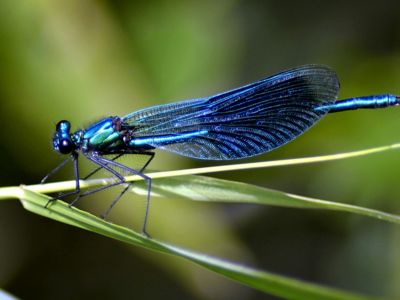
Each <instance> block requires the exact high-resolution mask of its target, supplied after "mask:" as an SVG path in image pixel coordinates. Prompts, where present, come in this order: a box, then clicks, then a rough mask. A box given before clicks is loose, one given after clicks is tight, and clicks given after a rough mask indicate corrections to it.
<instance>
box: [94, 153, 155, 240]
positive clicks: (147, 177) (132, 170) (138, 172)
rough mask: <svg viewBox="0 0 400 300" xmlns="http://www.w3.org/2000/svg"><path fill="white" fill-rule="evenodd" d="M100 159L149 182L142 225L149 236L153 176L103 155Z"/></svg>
mask: <svg viewBox="0 0 400 300" xmlns="http://www.w3.org/2000/svg"><path fill="white" fill-rule="evenodd" d="M153 156H154V154H153ZM98 159H99V161H102V162H103V164H110V165H113V166H115V167H117V168H120V169H122V170H125V171H126V172H129V173H131V174H133V175H137V176H140V177H142V178H143V179H144V180H145V181H146V184H147V202H146V212H145V215H144V221H143V226H142V234H143V235H145V236H148V237H149V234H148V233H147V231H146V225H147V218H148V215H149V208H150V192H151V178H150V177H149V176H147V175H145V174H143V173H142V172H140V171H137V170H134V169H131V168H129V167H127V166H125V165H122V164H120V163H118V162H116V161H111V160H109V159H106V158H103V157H98Z"/></svg>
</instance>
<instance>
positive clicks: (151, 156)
mask: <svg viewBox="0 0 400 300" xmlns="http://www.w3.org/2000/svg"><path fill="white" fill-rule="evenodd" d="M124 154H137V155H146V156H149V159H148V160H147V161H146V163H145V164H144V165H143V167H142V168H141V169H140V171H139V172H143V170H144V169H145V168H146V167H147V166H148V165H149V163H150V162H151V161H152V160H153V158H154V153H153V152H138V153H136V152H135V153H129V152H128V153H122V154H119V155H117V156H115V157H113V158H112V159H110V160H108V159H107V161H115V160H116V159H117V158H119V157H121V156H122V155H124ZM88 159H89V160H91V161H93V160H92V159H91V158H89V157H88ZM93 162H94V161H93ZM94 163H96V164H98V163H97V162H94ZM104 164H105V165H107V164H108V163H104ZM103 168H104V167H103V166H100V167H98V168H96V169H95V170H94V171H92V172H91V173H90V174H89V175H87V176H86V177H85V178H84V179H87V178H88V177H90V176H92V175H94V174H95V173H96V172H98V171H99V170H101V169H103ZM113 171H115V170H113ZM111 173H112V174H113V175H115V176H116V173H117V174H119V173H118V172H116V171H115V173H113V172H111ZM116 177H118V176H116ZM124 182H125V180H124V181H121V180H120V181H118V182H115V183H111V184H109V185H106V186H102V187H99V188H97V189H94V190H91V191H87V192H85V193H83V194H80V195H79V196H78V197H77V199H75V200H74V201H73V202H72V204H73V203H76V202H77V201H78V200H79V199H80V198H82V197H85V196H89V195H91V194H94V193H97V192H100V191H103V190H105V189H108V188H110V187H113V186H117V185H120V184H123V183H124ZM132 185H133V182H130V183H129V184H128V186H127V187H126V188H124V189H123V191H122V192H121V194H119V195H118V196H117V197H116V199H114V200H113V202H112V203H111V206H110V207H109V208H108V209H107V211H106V212H105V213H104V214H103V216H104V218H106V217H107V216H108V214H109V212H110V211H111V209H112V207H113V206H114V205H115V204H116V203H117V202H118V200H119V199H120V198H121V197H122V195H123V194H124V193H125V192H126V191H127V190H128V189H129V187H131V186H132Z"/></svg>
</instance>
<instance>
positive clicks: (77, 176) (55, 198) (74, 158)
mask: <svg viewBox="0 0 400 300" xmlns="http://www.w3.org/2000/svg"><path fill="white" fill-rule="evenodd" d="M71 157H72V158H73V160H74V175H75V190H74V191H72V192H68V193H64V194H61V195H58V196H57V197H54V198H52V199H50V200H49V201H47V203H46V205H45V206H44V207H45V208H47V207H48V206H49V204H50V203H51V202H54V201H56V200H60V199H63V198H65V197H68V196H71V195H75V194H79V192H80V191H81V189H80V185H79V167H78V153H76V152H73V153H72V156H71ZM66 161H68V160H65V161H64V162H63V163H62V165H61V167H62V166H63V165H65V163H66ZM56 169H57V170H58V169H60V168H58V167H57V168H56Z"/></svg>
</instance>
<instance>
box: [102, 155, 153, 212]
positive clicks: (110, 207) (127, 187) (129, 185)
mask: <svg viewBox="0 0 400 300" xmlns="http://www.w3.org/2000/svg"><path fill="white" fill-rule="evenodd" d="M135 154H139V155H147V156H149V159H148V160H147V162H146V163H145V164H144V165H143V167H142V168H141V169H140V171H139V172H140V173H142V172H143V171H144V170H145V169H146V167H147V166H148V165H149V164H150V162H151V161H152V160H153V158H154V153H153V152H142V153H135ZM133 184H134V182H129V183H128V185H127V186H126V187H125V188H124V189H123V190H122V192H121V193H120V194H119V195H118V196H117V197H115V199H114V200H113V201H112V202H111V204H110V206H109V207H108V209H107V210H106V211H105V212H104V213H103V214H102V218H103V219H106V218H107V217H108V215H109V214H110V212H111V210H112V209H113V207H114V205H115V204H116V203H117V202H118V201H119V199H121V197H122V196H123V195H124V194H125V193H126V192H127V191H128V189H129V188H130V187H131V186H132V185H133ZM147 203H149V202H147ZM148 209H149V208H148V205H146V211H148Z"/></svg>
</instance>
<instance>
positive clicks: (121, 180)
mask: <svg viewBox="0 0 400 300" xmlns="http://www.w3.org/2000/svg"><path fill="white" fill-rule="evenodd" d="M85 157H86V158H87V159H88V160H90V161H91V162H93V163H95V164H96V165H98V166H99V167H100V168H101V169H105V170H106V171H108V172H110V173H111V174H113V175H114V176H115V177H117V179H118V180H119V181H118V182H114V183H111V184H109V185H106V186H102V187H99V188H97V189H94V190H91V191H88V192H86V193H83V194H82V195H78V196H77V197H76V198H75V199H74V200H73V201H72V202H71V203H70V204H69V206H73V205H74V204H75V203H76V202H77V201H78V200H79V199H80V198H81V197H83V196H88V195H91V194H94V193H96V192H99V191H102V190H105V189H108V188H110V187H113V186H116V185H119V184H122V183H124V182H125V178H124V177H123V176H122V175H121V174H120V173H118V172H117V171H115V170H114V169H112V168H110V167H109V166H108V164H107V163H103V162H100V160H99V157H98V156H96V155H91V154H88V155H85ZM110 161H111V160H110Z"/></svg>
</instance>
